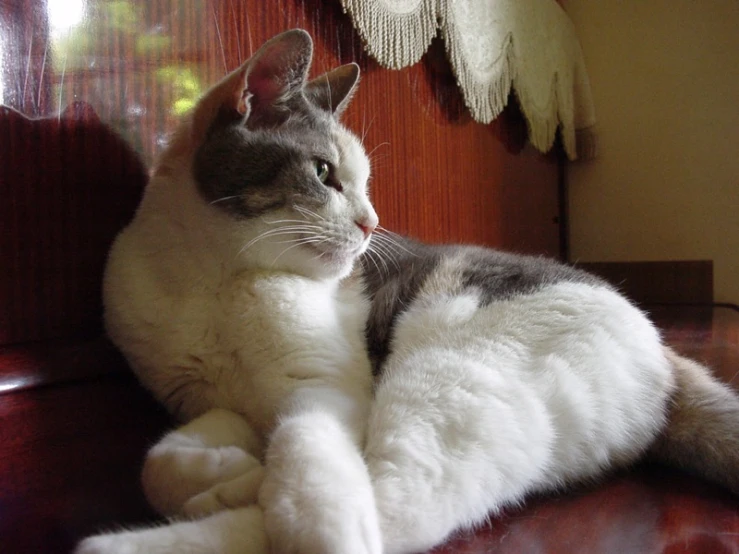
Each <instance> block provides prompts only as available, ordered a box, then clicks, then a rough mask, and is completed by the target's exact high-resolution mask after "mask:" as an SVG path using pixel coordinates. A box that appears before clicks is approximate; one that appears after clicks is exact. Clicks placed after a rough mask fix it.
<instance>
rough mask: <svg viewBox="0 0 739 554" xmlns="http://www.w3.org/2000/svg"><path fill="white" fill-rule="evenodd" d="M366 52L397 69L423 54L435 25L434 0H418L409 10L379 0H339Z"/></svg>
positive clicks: (429, 42) (436, 27)
mask: <svg viewBox="0 0 739 554" xmlns="http://www.w3.org/2000/svg"><path fill="white" fill-rule="evenodd" d="M342 6H343V8H344V13H348V14H349V16H350V17H351V19H352V21H353V22H354V27H355V28H356V29H357V30H358V31H359V35H360V36H361V37H362V40H363V41H364V44H365V48H366V49H367V52H369V54H370V55H371V56H372V57H374V58H375V59H376V60H377V61H378V62H379V64H380V65H382V66H384V67H387V68H389V69H401V68H403V67H406V66H409V65H413V64H414V63H416V62H417V61H418V60H420V59H421V57H422V56H423V55H424V53H425V52H426V50H427V49H428V47H429V45H430V44H431V40H432V39H433V38H434V37H435V36H436V31H437V29H438V22H437V14H436V0H421V2H419V4H418V5H417V6H416V8H415V9H414V10H413V11H409V12H407V13H398V12H394V11H390V10H388V9H387V7H386V6H385V4H384V3H382V2H367V1H366V0H342Z"/></svg>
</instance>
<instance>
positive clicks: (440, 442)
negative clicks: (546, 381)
mask: <svg viewBox="0 0 739 554" xmlns="http://www.w3.org/2000/svg"><path fill="white" fill-rule="evenodd" d="M425 355H426V356H427V359H420V358H421V357H423V353H422V354H421V355H419V356H418V357H417V358H418V359H414V360H409V363H408V364H407V366H406V367H399V368H393V367H390V366H388V367H386V371H387V370H389V371H390V372H391V373H393V374H391V375H388V374H385V375H384V377H383V381H382V382H381V383H380V385H379V387H378V389H377V391H376V397H375V402H374V405H373V409H372V413H371V416H370V419H369V428H368V439H367V445H366V448H365V458H366V460H367V464H368V468H369V472H370V476H371V479H372V482H373V487H374V493H375V502H376V506H377V513H378V517H379V520H380V526H381V532H382V537H383V546H384V552H385V554H408V553H411V552H425V551H426V550H428V549H430V548H433V547H434V546H436V545H438V544H440V543H441V542H443V541H444V540H445V539H446V538H448V537H449V535H450V534H451V533H453V532H454V531H456V530H458V529H461V528H469V527H470V526H473V525H475V524H479V523H480V522H481V521H484V520H485V519H486V518H487V516H488V514H489V513H490V512H491V511H495V510H496V509H500V508H502V507H504V506H506V505H510V504H513V503H516V502H518V501H520V500H521V498H522V497H523V495H524V494H525V493H526V492H527V489H528V488H529V487H530V486H531V483H532V482H536V480H537V479H540V478H541V477H542V475H543V472H544V471H545V469H546V467H547V463H548V460H549V457H550V451H551V449H550V445H551V442H552V440H553V438H554V433H553V430H552V427H551V425H550V423H549V422H548V420H547V417H546V414H545V412H544V410H543V407H542V405H541V404H540V403H539V402H538V401H537V399H536V398H535V397H532V395H530V394H527V391H526V390H525V389H524V388H523V387H520V386H516V384H515V380H514V382H513V383H512V382H511V381H510V380H508V379H506V377H507V376H506V375H501V374H499V373H497V372H495V371H492V370H491V368H489V367H485V366H484V365H483V364H480V363H478V362H477V361H476V360H471V359H467V360H465V359H460V358H459V357H457V356H454V355H452V354H450V355H446V354H445V353H444V352H435V351H431V350H429V351H428V352H426V353H425ZM425 368H428V371H424V369H425ZM394 369H397V370H398V371H397V372H395V371H393V370H394Z"/></svg>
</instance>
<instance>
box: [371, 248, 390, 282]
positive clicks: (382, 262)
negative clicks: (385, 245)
mask: <svg viewBox="0 0 739 554" xmlns="http://www.w3.org/2000/svg"><path fill="white" fill-rule="evenodd" d="M374 247H375V245H374V244H372V243H370V245H369V248H367V252H372V253H373V254H375V255H376V256H377V259H378V260H380V263H381V264H382V266H383V267H384V268H385V275H389V274H390V267H389V266H388V265H387V263H386V262H385V258H383V257H382V254H380V252H378V251H377V250H375V248H374ZM378 270H379V268H378Z"/></svg>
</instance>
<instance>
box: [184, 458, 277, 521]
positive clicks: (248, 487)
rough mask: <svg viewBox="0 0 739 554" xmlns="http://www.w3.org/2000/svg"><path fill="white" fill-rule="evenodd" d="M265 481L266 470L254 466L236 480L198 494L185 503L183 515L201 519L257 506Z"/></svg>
mask: <svg viewBox="0 0 739 554" xmlns="http://www.w3.org/2000/svg"><path fill="white" fill-rule="evenodd" d="M263 480H264V468H263V467H262V466H261V465H257V466H254V467H253V468H252V469H250V470H248V471H246V472H245V473H244V474H243V475H239V476H238V477H236V478H235V479H232V480H230V481H226V482H224V483H218V484H216V485H214V486H212V487H211V488H209V489H208V490H206V491H204V492H201V493H200V494H196V495H195V496H193V497H192V498H190V500H188V501H187V502H185V505H184V506H183V507H182V513H183V514H184V515H186V516H189V517H200V516H204V515H208V514H212V513H215V512H219V511H221V510H226V509H230V508H238V507H244V506H249V505H251V504H255V503H256V502H257V497H258V494H259V488H260V487H261V485H262V481H263Z"/></svg>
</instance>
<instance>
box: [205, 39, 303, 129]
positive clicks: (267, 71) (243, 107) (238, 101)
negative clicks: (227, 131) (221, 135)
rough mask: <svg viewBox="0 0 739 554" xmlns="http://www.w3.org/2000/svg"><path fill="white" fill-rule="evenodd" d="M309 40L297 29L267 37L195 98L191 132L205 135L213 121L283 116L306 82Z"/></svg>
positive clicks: (257, 120)
mask: <svg viewBox="0 0 739 554" xmlns="http://www.w3.org/2000/svg"><path fill="white" fill-rule="evenodd" d="M312 56H313V41H312V40H311V38H310V35H309V34H308V33H306V32H305V31H303V30H301V29H293V30H291V31H286V32H284V33H281V34H279V35H277V36H276V37H273V38H271V39H270V40H268V41H267V42H265V43H264V45H262V47H261V48H260V49H259V50H258V51H257V52H256V53H255V54H254V55H253V56H252V57H251V58H250V59H249V60H247V61H246V62H245V63H244V64H243V65H242V66H241V67H239V68H238V69H236V70H235V71H233V72H231V73H229V74H228V75H227V76H226V77H225V78H224V79H223V80H221V82H219V83H218V84H216V85H215V86H214V87H213V88H211V89H210V90H209V91H208V92H206V93H205V95H204V96H203V97H202V98H201V99H200V101H199V102H198V104H197V106H196V108H195V112H194V115H193V118H192V121H193V123H192V128H193V136H194V137H196V139H199V138H200V137H203V136H205V133H206V132H207V130H208V129H209V128H210V127H211V126H212V125H213V124H214V122H216V121H225V122H234V121H247V120H248V121H249V122H250V123H253V124H255V125H258V124H260V123H264V124H269V123H270V122H271V121H272V120H274V119H279V118H281V117H284V113H285V109H284V106H285V104H286V103H287V102H289V101H290V99H291V98H293V97H295V96H297V95H299V94H300V92H301V91H302V90H303V87H304V86H305V85H306V79H307V76H308V70H309V68H310V63H311V58H312Z"/></svg>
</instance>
